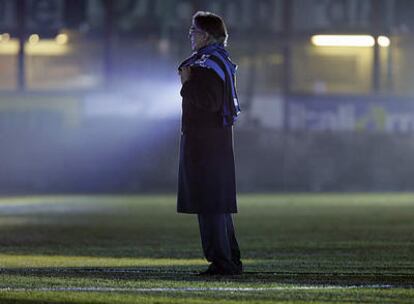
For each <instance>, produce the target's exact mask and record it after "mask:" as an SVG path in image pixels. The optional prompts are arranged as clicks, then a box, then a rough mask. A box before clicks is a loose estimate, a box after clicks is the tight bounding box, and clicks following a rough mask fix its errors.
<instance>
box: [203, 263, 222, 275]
mask: <svg viewBox="0 0 414 304" xmlns="http://www.w3.org/2000/svg"><path fill="white" fill-rule="evenodd" d="M220 273H221V272H220V270H219V268H218V267H217V266H216V265H215V264H210V266H208V268H207V270H204V271H202V272H200V273H199V274H198V275H199V276H212V275H220Z"/></svg>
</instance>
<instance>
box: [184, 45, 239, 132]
mask: <svg viewBox="0 0 414 304" xmlns="http://www.w3.org/2000/svg"><path fill="white" fill-rule="evenodd" d="M182 67H201V68H208V69H212V70H213V71H214V72H215V73H216V74H217V75H218V76H219V77H220V79H221V80H223V82H224V92H223V96H224V104H223V112H222V115H223V125H224V126H231V125H233V124H234V122H235V121H236V119H237V116H238V115H239V114H240V106H239V101H238V98H237V91H236V77H235V74H236V69H237V65H235V64H234V63H233V62H232V61H231V60H230V58H229V53H228V52H227V51H226V49H225V48H224V46H223V44H219V43H213V44H209V45H207V46H205V47H203V48H201V49H199V50H198V51H196V52H194V53H193V54H192V55H191V56H190V57H189V58H187V59H185V60H184V61H183V62H182V63H181V64H180V65H179V67H178V70H180V69H181V68H182Z"/></svg>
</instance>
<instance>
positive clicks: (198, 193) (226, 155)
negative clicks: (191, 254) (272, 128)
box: [177, 68, 237, 213]
mask: <svg viewBox="0 0 414 304" xmlns="http://www.w3.org/2000/svg"><path fill="white" fill-rule="evenodd" d="M223 85H224V84H223V81H222V80H221V79H220V78H219V77H218V76H217V75H216V74H215V72H214V71H212V70H210V69H207V68H192V69H191V77H190V80H188V81H186V82H185V83H184V85H183V87H182V89H181V92H180V93H181V96H182V98H183V100H182V125H181V126H182V128H181V139H180V162H179V173H178V199H177V211H178V212H181V213H236V212H237V203H236V182H235V166H234V154H233V128H232V127H224V126H223V118H222V115H221V113H222V107H223V99H224V94H223V92H224V90H223Z"/></svg>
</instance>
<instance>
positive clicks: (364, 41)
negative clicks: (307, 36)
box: [311, 35, 375, 47]
mask: <svg viewBox="0 0 414 304" xmlns="http://www.w3.org/2000/svg"><path fill="white" fill-rule="evenodd" d="M311 42H312V44H314V45H316V46H347V47H371V46H374V44H375V39H374V37H372V36H370V35H314V36H312V38H311Z"/></svg>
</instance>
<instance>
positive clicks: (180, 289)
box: [0, 284, 395, 292]
mask: <svg viewBox="0 0 414 304" xmlns="http://www.w3.org/2000/svg"><path fill="white" fill-rule="evenodd" d="M391 288H395V287H394V286H392V285H378V284H376V285H352V286H334V285H326V286H277V287H176V288H172V287H166V288H164V287H155V288H120V287H36V288H19V287H2V288H0V292H31V291H32V292H35V291H40V292H45V291H62V292H65V291H67V292H200V291H206V292H208V291H217V292H260V291H277V290H326V289H339V290H341V289H391Z"/></svg>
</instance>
